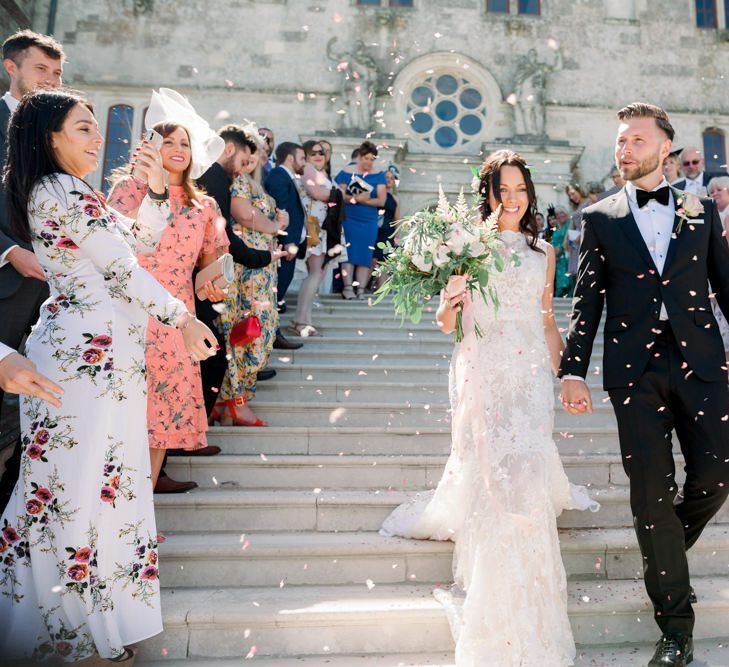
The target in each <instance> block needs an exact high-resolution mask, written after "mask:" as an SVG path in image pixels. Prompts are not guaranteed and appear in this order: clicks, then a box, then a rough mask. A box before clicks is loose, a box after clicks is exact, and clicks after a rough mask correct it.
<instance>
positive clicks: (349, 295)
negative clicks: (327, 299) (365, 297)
mask: <svg viewBox="0 0 729 667" xmlns="http://www.w3.org/2000/svg"><path fill="white" fill-rule="evenodd" d="M342 298H343V299H345V300H346V301H352V300H354V299H356V298H357V297H356V296H355V294H354V287H352V286H351V285H345V286H344V289H343V290H342Z"/></svg>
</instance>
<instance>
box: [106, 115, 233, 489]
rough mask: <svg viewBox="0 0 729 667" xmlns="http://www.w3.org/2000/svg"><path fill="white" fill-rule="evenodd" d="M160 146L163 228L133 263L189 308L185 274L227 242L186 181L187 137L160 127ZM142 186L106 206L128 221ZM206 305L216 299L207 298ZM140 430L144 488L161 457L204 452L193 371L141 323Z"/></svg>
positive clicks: (173, 341)
mask: <svg viewBox="0 0 729 667" xmlns="http://www.w3.org/2000/svg"><path fill="white" fill-rule="evenodd" d="M154 129H155V130H156V131H158V132H159V133H160V134H161V135H162V137H163V138H164V140H163V144H162V148H161V149H160V153H161V155H162V165H163V167H164V169H165V171H166V172H167V175H168V179H169V183H170V186H169V193H170V206H171V208H172V217H171V219H170V224H169V225H168V226H167V229H165V231H164V233H163V234H162V239H161V240H160V242H159V244H158V245H157V247H156V248H155V250H154V252H153V253H152V254H151V255H147V256H140V257H139V263H140V264H141V265H142V266H143V267H144V268H145V269H147V271H149V272H150V273H151V274H152V275H153V276H154V277H155V278H156V279H157V280H159V282H160V283H161V284H162V285H163V286H164V287H165V288H167V289H168V290H169V291H170V294H172V295H174V296H176V297H177V298H178V299H180V300H182V301H183V302H184V303H185V305H186V306H187V308H188V310H190V311H192V310H193V309H194V308H195V295H194V293H193V282H192V272H193V270H194V269H195V267H196V266H197V265H198V264H199V266H200V268H204V267H205V266H207V265H208V264H210V263H211V262H214V261H215V260H216V259H217V258H218V256H219V255H221V254H223V253H224V252H226V251H227V250H228V238H227V236H226V235H225V232H224V231H223V228H222V227H221V228H220V232H218V230H217V228H218V226H219V225H218V220H222V218H221V217H220V210H219V209H218V205H217V204H216V203H215V200H213V199H211V198H210V197H205V196H203V195H201V194H200V193H198V192H197V191H196V190H195V189H194V187H193V186H192V183H191V181H190V171H191V168H192V158H191V147H190V136H189V133H188V131H187V130H186V129H185V128H184V127H182V126H181V125H179V124H177V123H172V122H167V123H160V124H158V125H156V126H155V128H154ZM146 190H147V184H146V183H143V182H142V181H140V180H138V179H136V178H134V177H133V176H131V175H127V176H125V177H123V178H121V179H120V180H118V181H117V182H116V183H115V184H114V187H113V188H112V190H111V192H110V193H109V204H110V205H111V206H113V207H114V208H115V209H116V210H117V211H120V212H122V213H124V214H125V215H129V216H130V217H134V216H135V215H136V212H137V210H138V209H139V206H140V204H141V202H142V200H143V198H144V194H145V192H146ZM207 296H208V298H210V299H211V300H212V301H220V300H222V299H223V298H225V294H224V293H220V294H217V293H215V292H213V293H208V294H207ZM145 356H146V363H147V395H148V399H147V430H148V433H149V446H150V453H151V459H152V481H153V482H154V483H155V484H156V482H157V477H158V475H159V471H160V467H161V466H162V461H163V459H164V454H165V451H166V450H167V449H188V450H194V449H201V448H203V447H205V446H207V438H206V435H205V434H206V432H207V430H208V419H207V414H206V412H205V403H204V401H203V391H202V380H201V379H200V364H198V363H196V362H193V360H192V359H190V355H189V354H187V352H186V350H185V346H184V344H183V341H182V334H181V333H180V332H179V331H176V330H174V329H170V328H169V327H166V326H163V325H162V324H160V323H158V322H157V321H156V320H155V319H154V318H152V317H150V318H149V326H148V327H147V351H146V355H145Z"/></svg>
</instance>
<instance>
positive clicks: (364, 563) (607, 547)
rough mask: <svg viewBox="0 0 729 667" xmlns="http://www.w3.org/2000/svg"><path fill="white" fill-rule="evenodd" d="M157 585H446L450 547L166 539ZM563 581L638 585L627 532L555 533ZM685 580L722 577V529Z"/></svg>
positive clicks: (725, 543) (360, 540) (726, 531)
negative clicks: (631, 581)
mask: <svg viewBox="0 0 729 667" xmlns="http://www.w3.org/2000/svg"><path fill="white" fill-rule="evenodd" d="M165 538H166V539H165V542H164V543H163V544H162V545H161V546H160V563H161V575H160V576H161V581H162V582H163V584H164V585H165V586H166V587H167V588H175V587H178V586H182V587H190V586H191V582H194V586H195V587H201V586H202V587H207V586H211V587H214V586H217V585H219V584H220V582H221V581H224V582H225V584H226V586H280V585H281V584H283V585H284V586H311V585H333V584H362V583H364V580H365V579H370V580H372V581H373V582H374V583H376V584H378V585H380V584H397V583H407V582H419V583H424V582H427V583H433V584H437V583H442V582H449V581H450V580H451V578H452V576H453V574H452V558H453V543H452V542H435V541H431V540H405V539H400V538H388V537H382V536H380V535H378V534H377V533H375V532H358V533H350V532H340V533H318V532H303V533H302V532H283V533H237V532H236V533H218V532H214V533H206V535H205V539H204V540H201V539H200V536H199V535H198V534H195V533H187V534H185V533H182V534H169V533H168V534H167V535H165ZM560 543H561V547H562V559H563V560H564V564H565V570H566V571H567V575H568V577H570V579H591V578H594V579H609V580H618V579H640V578H641V577H642V569H641V556H640V552H639V550H638V545H637V542H636V539H635V533H634V531H633V529H632V528H613V529H601V530H579V529H570V530H564V529H563V530H561V531H560ZM689 564H690V567H691V575H692V577H696V576H726V575H727V574H728V573H729V526H719V525H712V526H709V527H707V529H706V530H705V531H704V533H703V535H702V536H701V539H700V540H699V541H698V542H697V544H696V545H695V546H694V547H693V548H692V549H691V551H690V552H689Z"/></svg>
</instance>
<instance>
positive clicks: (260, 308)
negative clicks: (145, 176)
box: [214, 143, 288, 426]
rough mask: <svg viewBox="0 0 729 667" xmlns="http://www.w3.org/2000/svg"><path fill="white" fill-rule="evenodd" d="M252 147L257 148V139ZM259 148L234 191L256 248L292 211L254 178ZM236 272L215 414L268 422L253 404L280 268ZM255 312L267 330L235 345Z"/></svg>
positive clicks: (244, 233)
mask: <svg viewBox="0 0 729 667" xmlns="http://www.w3.org/2000/svg"><path fill="white" fill-rule="evenodd" d="M252 146H253V148H257V146H256V145H255V143H252ZM253 148H252V149H251V160H250V162H249V164H248V173H246V174H243V175H242V176H238V177H237V178H236V179H235V181H234V182H233V186H232V187H231V190H230V193H231V197H232V201H231V212H232V214H233V219H234V221H235V227H234V229H235V231H236V234H238V235H239V236H240V237H241V238H242V239H243V241H245V243H246V245H248V246H250V247H251V248H256V249H257V250H272V249H273V247H274V243H275V241H274V240H275V238H276V233H277V232H278V231H279V230H282V229H284V228H285V226H286V225H287V224H288V216H287V215H286V214H285V213H282V212H281V213H277V211H276V203H275V202H274V200H273V198H271V197H270V196H269V195H267V194H266V192H265V190H264V189H263V186H262V185H261V184H260V183H259V182H258V181H257V180H256V179H255V178H254V177H253V175H252V174H253V173H255V172H256V171H257V169H258V154H257V151H254V150H253ZM235 271H236V274H235V275H236V280H235V285H236V289H235V290H234V292H233V294H231V295H230V297H229V298H228V299H227V300H226V301H225V305H226V306H227V307H226V308H225V309H224V310H223V311H222V312H221V314H220V318H219V320H218V322H219V325H218V326H219V327H220V330H221V332H222V333H223V335H224V337H225V340H226V343H227V346H228V349H227V350H226V353H227V355H228V370H227V371H226V373H225V378H224V380H223V384H222V386H221V387H220V393H219V394H218V397H219V401H218V403H219V405H218V406H217V408H216V413H214V418H217V419H221V420H225V417H224V416H223V415H224V414H225V413H227V416H228V418H229V419H230V423H232V424H233V425H236V426H266V425H267V424H266V423H265V422H264V421H262V420H261V419H259V418H258V417H257V416H256V415H255V413H254V412H253V411H252V410H251V408H250V407H249V405H248V404H249V403H250V401H252V400H253V398H255V395H256V376H257V375H258V371H260V370H261V369H263V368H265V366H266V364H267V363H268V359H269V357H270V356H271V350H273V342H274V340H276V329H277V328H278V321H279V317H278V309H277V308H276V284H277V276H278V273H277V267H276V263H273V262H272V263H271V264H269V265H268V266H265V267H263V268H262V269H247V268H245V267H244V266H242V265H240V264H236V265H235ZM249 312H251V313H253V314H255V315H257V316H258V318H259V319H260V321H261V335H260V336H259V337H258V338H256V340H254V341H253V342H251V343H249V344H248V345H245V346H241V347H235V346H233V345H231V344H230V331H231V329H232V328H233V327H234V326H235V324H236V323H237V322H239V321H240V320H241V319H242V318H243V317H244V316H245V315H246V314H247V313H249ZM226 422H227V420H226Z"/></svg>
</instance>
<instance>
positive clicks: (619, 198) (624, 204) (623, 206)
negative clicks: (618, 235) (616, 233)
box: [611, 188, 658, 273]
mask: <svg viewBox="0 0 729 667" xmlns="http://www.w3.org/2000/svg"><path fill="white" fill-rule="evenodd" d="M611 204H612V209H613V210H612V216H613V218H615V222H617V224H618V226H619V227H620V229H621V230H622V232H623V234H625V236H627V237H628V240H629V241H630V245H632V246H633V247H634V248H635V249H636V250H637V251H638V254H639V255H640V256H641V257H642V258H643V261H644V262H645V263H646V264H647V265H648V266H649V267H650V268H652V269H653V270H654V271H655V272H656V273H658V269H657V268H656V265H655V263H654V262H653V258H652V257H651V254H650V252H649V251H648V246H647V245H646V244H645V241H644V240H643V235H642V234H641V233H640V229H638V223H637V222H636V221H635V218H634V217H633V213H632V212H631V210H630V205H629V204H628V193H627V192H626V191H625V188H623V189H622V190H621V191H620V192H618V193H617V194H616V195H615V197H614V198H613V200H612V202H611Z"/></svg>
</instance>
